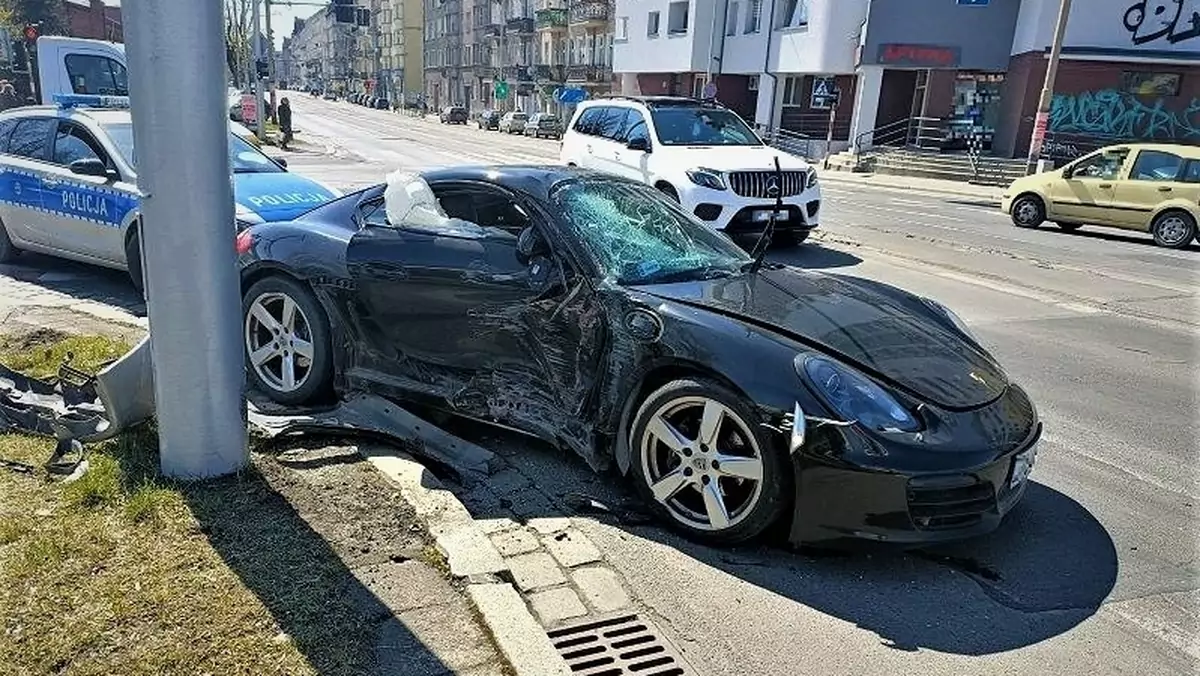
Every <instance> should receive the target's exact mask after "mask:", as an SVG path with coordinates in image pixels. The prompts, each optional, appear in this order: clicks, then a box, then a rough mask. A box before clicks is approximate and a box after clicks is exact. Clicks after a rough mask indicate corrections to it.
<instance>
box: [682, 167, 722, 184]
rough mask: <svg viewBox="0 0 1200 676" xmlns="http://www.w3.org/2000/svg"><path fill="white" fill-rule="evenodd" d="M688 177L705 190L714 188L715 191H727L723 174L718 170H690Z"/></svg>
mask: <svg viewBox="0 0 1200 676" xmlns="http://www.w3.org/2000/svg"><path fill="white" fill-rule="evenodd" d="M687 177H688V179H689V180H690V181H691V182H692V183H695V184H696V185H699V186H703V187H705V188H712V189H713V190H724V189H725V179H724V177H722V176H721V172H719V171H717V170H716V169H705V168H703V167H698V168H696V169H688V170H687Z"/></svg>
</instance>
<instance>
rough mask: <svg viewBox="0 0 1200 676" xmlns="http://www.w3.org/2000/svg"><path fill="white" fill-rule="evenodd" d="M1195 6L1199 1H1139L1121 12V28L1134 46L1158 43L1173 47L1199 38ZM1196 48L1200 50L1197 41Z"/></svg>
mask: <svg viewBox="0 0 1200 676" xmlns="http://www.w3.org/2000/svg"><path fill="white" fill-rule="evenodd" d="M1198 2H1200V0H1139V2H1135V3H1133V4H1132V5H1130V6H1129V8H1128V9H1126V10H1125V28H1126V30H1128V31H1129V34H1130V35H1131V36H1132V38H1133V44H1135V45H1142V44H1145V43H1147V42H1154V41H1155V40H1162V39H1165V40H1166V41H1167V42H1168V43H1170V44H1172V45H1174V44H1178V43H1180V42H1183V41H1185V40H1192V39H1195V38H1200V5H1198V4H1196V3H1198ZM1185 5H1187V6H1186V7H1185ZM1197 46H1198V47H1200V40H1197Z"/></svg>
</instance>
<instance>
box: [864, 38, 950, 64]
mask: <svg viewBox="0 0 1200 676" xmlns="http://www.w3.org/2000/svg"><path fill="white" fill-rule="evenodd" d="M961 61H962V49H961V48H959V47H942V46H938V45H906V44H896V43H885V44H882V45H879V63H881V64H884V65H888V66H914V67H918V68H953V67H955V66H957V65H958V64H959V62H961Z"/></svg>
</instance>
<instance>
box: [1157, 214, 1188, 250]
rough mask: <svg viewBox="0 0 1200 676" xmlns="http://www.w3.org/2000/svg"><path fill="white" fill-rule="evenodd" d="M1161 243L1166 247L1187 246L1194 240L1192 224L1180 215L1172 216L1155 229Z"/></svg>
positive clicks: (1167, 217) (1163, 220) (1166, 217)
mask: <svg viewBox="0 0 1200 676" xmlns="http://www.w3.org/2000/svg"><path fill="white" fill-rule="evenodd" d="M1155 232H1156V234H1157V235H1158V239H1159V241H1161V242H1162V243H1163V244H1164V245H1166V246H1179V245H1181V244H1186V243H1187V241H1188V240H1190V239H1191V238H1192V229H1191V224H1190V223H1188V222H1187V221H1185V220H1184V217H1183V216H1181V215H1179V214H1170V215H1169V216H1165V217H1164V218H1163V219H1162V220H1160V221H1159V223H1158V226H1157V227H1156V228H1155Z"/></svg>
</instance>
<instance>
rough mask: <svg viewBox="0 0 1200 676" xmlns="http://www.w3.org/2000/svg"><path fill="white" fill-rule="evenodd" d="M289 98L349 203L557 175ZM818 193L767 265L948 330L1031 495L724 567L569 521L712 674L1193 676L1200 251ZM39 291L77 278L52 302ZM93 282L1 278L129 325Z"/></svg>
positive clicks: (499, 144) (376, 117)
mask: <svg viewBox="0 0 1200 676" xmlns="http://www.w3.org/2000/svg"><path fill="white" fill-rule="evenodd" d="M291 100H292V102H293V108H294V110H295V120H296V126H297V127H298V128H299V129H300V135H299V138H301V139H304V138H312V137H313V136H314V135H319V136H321V137H325V138H327V139H334V140H335V141H334V142H335V143H336V145H337V146H338V149H337V153H336V156H327V155H320V154H313V153H305V152H297V153H293V154H291V155H289V156H288V159H289V162H290V163H291V166H292V168H293V169H294V170H295V171H298V172H301V173H305V174H308V175H311V176H313V177H315V178H320V179H323V180H327V181H329V182H331V183H334V184H335V185H339V186H342V187H345V188H351V187H359V186H364V185H368V184H371V183H375V182H378V181H380V180H382V177H383V175H384V174H385V173H386V172H388V171H392V170H395V169H413V170H416V169H422V168H430V167H435V166H444V165H450V164H459V163H464V162H471V163H481V162H482V163H544V162H553V161H555V160H556V158H557V151H558V144H557V142H555V141H549V140H542V141H538V140H534V139H525V138H521V137H516V136H513V137H507V136H504V135H500V134H498V133H496V132H482V131H479V130H477V129H475V128H473V127H451V126H446V125H439V124H437V123H436V122H433V121H428V120H423V119H415V118H409V117H404V116H401V115H397V114H394V113H389V112H385V111H374V110H368V109H365V108H361V107H358V106H353V105H350V104H346V103H331V102H326V101H320V100H314V99H312V98H310V97H309V96H307V95H302V94H296V95H293V96H291ZM823 190H824V197H825V201H826V207H825V209H824V212H823V220H822V224H821V231H820V235H819V236H817V237H815V238H814V240H815V241H813V243H812V244H811V245H807V246H804V247H801V248H799V249H797V250H794V251H781V252H776V253H774V254H773V255H774V256H775V257H776V258H777V259H779V260H781V261H784V262H789V263H792V264H795V265H799V266H805V267H810V268H821V269H827V270H830V271H833V272H836V273H839V274H849V275H858V276H863V277H868V278H873V279H878V280H883V281H887V282H889V283H893V284H896V285H898V286H901V287H904V288H906V289H909V290H912V291H914V292H917V293H920V294H923V295H926V296H929V297H931V298H934V299H936V300H939V301H941V302H943V303H944V304H946V305H947V306H949V307H951V308H952V309H954V310H955V311H957V312H958V313H959V314H960V315H961V316H962V317H963V318H964V319H965V320H966V322H967V323H968V324H969V325H970V326H971V328H972V329H973V330H974V331H975V332H976V333H977V334H978V335H979V337H980V338H981V340H982V342H983V343H984V344H985V345H987V346H988V347H989V348H991V349H992V350H993V351H994V353H995V354H996V355H997V356H998V357H999V358H1000V359H1001V361H1002V363H1004V364H1005V365H1006V367H1007V369H1008V370H1009V372H1010V375H1011V376H1012V377H1013V378H1014V379H1015V380H1017V381H1019V382H1020V383H1021V384H1022V385H1024V386H1025V387H1026V389H1028V390H1029V391H1030V393H1031V394H1032V395H1033V397H1034V399H1035V401H1036V403H1037V405H1038V406H1039V410H1040V412H1041V414H1042V417H1043V420H1044V422H1045V427H1046V434H1045V437H1044V441H1043V444H1042V448H1041V452H1040V456H1039V459H1038V464H1037V466H1036V468H1035V470H1034V473H1033V479H1034V483H1033V485H1032V486H1031V487H1030V490H1029V492H1028V493H1027V497H1026V499H1025V501H1024V502H1023V503H1022V505H1021V506H1020V507H1019V508H1018V509H1017V510H1016V511H1015V512H1014V513H1013V514H1012V515H1011V517H1010V518H1009V519H1008V520H1007V521H1006V523H1005V525H1004V526H1003V527H1002V528H1001V530H1000V531H999V532H997V533H995V534H993V535H991V536H989V537H986V538H982V539H979V540H976V541H972V542H967V543H961V544H957V545H953V546H942V547H938V548H936V549H932V550H928V551H926V552H924V553H917V554H898V553H889V552H884V551H878V552H869V553H865V554H855V555H851V556H837V557H823V556H814V555H811V554H797V553H789V552H783V551H779V550H776V549H770V548H756V549H752V550H742V551H735V552H723V551H717V550H712V549H707V548H704V547H697V546H695V545H691V544H689V543H687V542H685V541H682V540H680V539H678V538H676V537H674V536H673V535H671V534H669V533H667V532H665V531H663V530H661V529H658V528H653V527H645V526H622V525H620V524H618V523H615V522H611V523H610V522H608V521H604V522H601V521H593V520H582V521H581V526H582V527H583V528H585V530H586V531H587V532H588V534H589V535H590V536H591V537H592V539H593V540H594V541H596V542H597V543H598V544H600V545H601V547H602V549H603V550H604V554H605V556H606V558H607V559H608V560H609V562H610V563H611V564H612V565H613V566H615V567H616V568H617V569H618V570H619V571H620V572H621V573H622V574H623V575H624V577H625V579H626V581H627V583H628V584H629V586H630V588H631V590H632V591H633V592H634V594H635V596H636V597H637V599H638V600H639V602H640V603H641V604H642V605H643V606H644V607H645V608H646V609H648V610H649V611H651V612H652V613H653V614H654V615H655V616H657V617H658V618H659V620H660V624H661V625H662V626H663V627H664V630H665V631H667V632H668V633H669V634H670V635H671V636H672V637H673V638H674V639H675V641H676V643H677V644H678V645H679V646H680V647H681V648H682V650H683V652H684V654H685V656H686V657H687V658H688V660H689V661H690V662H691V663H692V664H693V665H694V666H695V667H696V669H697V670H698V671H699V673H700V674H701V675H703V676H715V675H727V674H728V675H734V674H737V675H741V674H746V675H753V676H774V675H780V676H783V675H785V674H786V675H788V676H791V675H793V674H804V673H819V674H828V675H830V676H833V675H838V674H867V675H874V674H880V675H883V674H888V675H892V674H922V675H932V674H1018V673H1019V674H1088V675H1100V674H1126V673H1128V674H1182V673H1193V672H1195V670H1196V668H1197V666H1198V664H1200V641H1198V639H1197V635H1198V631H1200V610H1198V607H1200V591H1198V587H1197V582H1196V581H1197V573H1198V570H1197V548H1198V543H1197V530H1196V527H1195V524H1196V518H1197V508H1196V505H1197V496H1198V495H1200V486H1198V479H1197V471H1196V470H1197V462H1198V461H1197V452H1196V451H1197V449H1198V448H1200V439H1198V432H1197V430H1198V429H1200V398H1198V395H1197V392H1198V391H1200V344H1198V339H1197V336H1200V303H1198V302H1197V301H1198V297H1197V289H1198V288H1200V248H1197V247H1193V248H1192V249H1190V250H1185V251H1166V250H1162V249H1159V248H1156V247H1154V246H1153V244H1152V243H1151V241H1150V239H1149V237H1148V236H1143V235H1134V234H1125V233H1120V232H1115V231H1104V230H1099V229H1084V230H1082V231H1080V232H1077V233H1074V234H1066V233H1062V232H1058V231H1057V229H1055V228H1043V229H1040V230H1036V231H1027V230H1018V229H1016V228H1014V227H1012V226H1011V225H1010V224H1009V222H1008V220H1007V219H1006V218H1005V217H1004V216H1003V215H1002V214H999V213H998V212H997V211H996V209H995V208H994V206H993V205H991V204H989V203H987V202H986V201H981V200H980V198H979V197H971V196H968V195H962V196H958V197H955V196H949V195H945V194H938V193H932V192H922V191H920V190H896V189H883V188H868V187H864V186H862V185H861V184H859V183H856V182H853V181H843V180H837V177H834V176H830V177H826V178H824V180H823ZM47 269H51V270H60V271H62V270H65V271H66V272H56V273H55V274H54V275H52V276H50V277H49V279H48V280H46V281H42V279H43V277H45V275H44V274H43V273H44V271H45V270H47ZM88 270H90V269H86V268H84V267H83V266H72V265H61V264H57V263H53V262H50V261H48V260H46V259H41V258H32V257H31V259H30V260H26V261H23V263H22V266H21V267H20V268H10V269H8V270H0V273H3V272H7V273H9V274H13V275H18V276H21V277H22V278H24V279H26V280H27V281H32V282H33V283H36V284H44V285H48V286H51V287H55V288H58V289H59V290H65V292H67V293H73V291H72V289H74V288H75V287H76V286H77V287H78V288H79V291H80V292H86V293H88V294H91V297H93V298H96V297H97V294H99V295H100V296H102V297H103V298H104V299H106V302H113V303H116V304H119V305H120V304H124V305H127V306H128V307H131V308H133V309H135V310H136V308H137V303H136V302H135V301H134V300H133V298H132V294H131V293H129V292H127V291H121V290H118V289H119V287H120V285H121V284H122V282H123V280H121V279H120V276H119V275H114V274H110V273H105V272H95V271H93V272H88ZM80 278H82V279H84V280H85V281H84V282H78V283H77V282H72V281H70V280H78V279H80ZM72 284H74V285H75V286H72ZM122 294H124V295H122ZM494 443H496V444H500V445H509V446H513V445H516V444H518V443H520V444H522V448H521V449H520V454H519V458H520V462H521V463H522V464H523V467H524V471H526V472H527V473H528V474H529V475H531V476H535V477H539V480H538V484H539V486H540V487H541V488H542V489H543V490H544V491H546V492H548V493H550V494H561V493H562V492H564V491H566V490H578V491H583V492H588V493H589V494H591V495H594V496H596V497H598V498H600V499H603V500H612V501H619V500H621V499H623V498H624V497H625V496H624V493H623V491H622V490H621V489H620V488H619V487H617V486H614V485H612V484H613V482H612V481H611V480H609V479H604V480H599V481H597V480H596V478H595V477H594V476H592V475H590V473H589V472H588V470H587V469H586V468H585V467H584V465H583V463H582V462H577V461H574V460H573V459H570V458H564V457H562V456H560V455H559V454H557V453H555V452H553V451H551V450H548V449H545V448H541V447H538V446H532V447H530V446H528V444H527V443H526V442H524V441H520V442H518V440H516V439H512V438H507V437H498V438H494Z"/></svg>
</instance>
